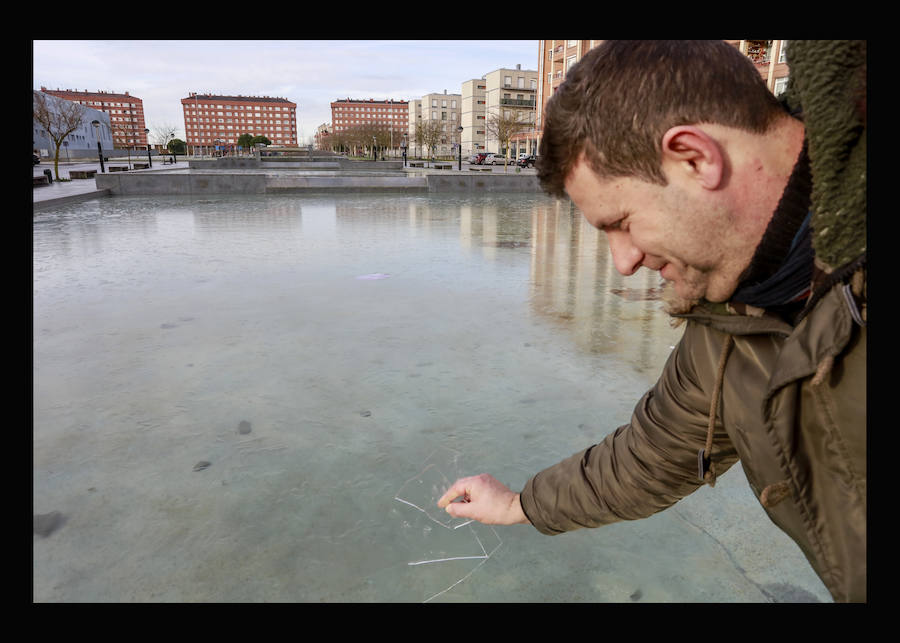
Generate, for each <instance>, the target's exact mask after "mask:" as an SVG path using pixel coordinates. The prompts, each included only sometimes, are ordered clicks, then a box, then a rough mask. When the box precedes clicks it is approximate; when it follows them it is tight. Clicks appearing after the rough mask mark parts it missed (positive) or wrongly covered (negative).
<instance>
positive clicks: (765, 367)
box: [438, 41, 866, 601]
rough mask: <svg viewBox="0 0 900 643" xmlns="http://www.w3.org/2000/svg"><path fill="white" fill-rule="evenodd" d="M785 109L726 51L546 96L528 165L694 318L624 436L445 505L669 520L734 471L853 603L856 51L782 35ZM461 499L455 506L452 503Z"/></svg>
mask: <svg viewBox="0 0 900 643" xmlns="http://www.w3.org/2000/svg"><path fill="white" fill-rule="evenodd" d="M788 56H789V59H788V62H789V64H790V69H791V74H792V78H791V83H792V87H791V90H790V92H791V95H792V97H793V98H792V100H793V101H797V100H799V102H800V103H801V106H802V107H803V116H802V117H801V118H798V117H796V115H792V114H790V113H789V112H788V111H787V110H786V109H785V107H784V106H783V105H782V104H781V103H779V101H778V100H776V99H775V97H774V96H773V95H772V93H771V92H769V91H768V89H767V88H766V87H765V84H764V83H763V81H762V79H761V77H760V75H759V72H758V71H757V70H756V69H755V68H754V66H753V65H752V63H750V62H749V60H748V59H747V58H746V57H745V56H743V55H742V54H740V52H738V51H737V50H736V49H735V48H734V47H732V46H730V45H728V44H727V43H725V42H724V41H709V42H684V41H680V42H666V41H642V42H617V41H607V42H604V43H603V44H601V45H600V46H598V47H597V48H595V49H593V50H591V51H590V52H588V54H587V55H585V57H584V58H583V59H582V60H581V61H580V62H579V63H578V64H577V65H576V66H575V67H574V68H573V69H572V70H571V71H570V72H569V75H568V76H567V77H566V80H565V82H564V83H563V85H562V86H560V88H559V89H558V90H557V92H556V93H555V94H554V96H553V98H552V99H551V100H550V101H549V103H548V106H547V110H546V119H545V127H544V135H543V139H542V142H541V162H540V165H539V168H538V173H539V176H540V179H541V182H542V185H543V187H544V188H545V190H547V191H548V192H549V193H551V194H555V195H557V196H563V195H565V194H568V196H569V197H570V198H571V199H572V201H573V202H574V203H575V205H576V206H577V207H578V208H579V209H580V210H581V212H582V213H583V214H584V216H585V218H586V219H587V220H588V222H590V223H591V224H592V225H594V226H596V227H597V228H599V229H601V230H603V231H604V232H606V234H607V237H608V241H609V246H610V251H611V253H612V256H613V262H614V264H615V266H616V268H617V269H618V270H619V271H620V272H621V273H622V274H624V275H630V274H632V273H633V272H635V271H636V270H637V269H638V268H640V267H641V266H645V267H647V268H650V269H651V270H658V271H659V272H660V274H661V276H662V277H663V278H664V279H666V280H667V282H669V284H668V286H669V287H670V288H671V289H673V290H674V297H673V298H672V300H671V301H670V313H671V314H672V315H674V316H675V317H676V319H678V320H682V321H686V322H687V323H686V325H685V331H684V335H683V337H682V339H681V341H680V342H679V344H678V346H677V347H676V348H675V350H673V352H672V354H671V356H670V358H669V360H668V362H667V364H666V366H665V368H664V371H663V373H662V376H661V377H660V379H659V381H658V382H657V384H656V385H655V386H654V388H653V389H651V390H650V391H648V392H647V393H646V394H645V395H644V397H643V398H642V399H641V400H640V401H639V402H638V404H637V406H636V407H635V410H634V413H633V415H632V419H631V422H630V423H629V424H626V425H624V426H622V427H619V428H618V429H617V430H616V431H614V432H613V433H612V434H610V435H609V436H607V437H606V438H605V439H604V440H603V441H602V442H600V443H599V444H597V445H594V446H592V447H590V448H588V449H586V450H584V451H582V452H580V453H576V454H575V455H573V456H572V457H570V458H568V459H566V460H563V461H562V462H560V463H559V464H557V465H554V466H552V467H550V468H548V469H546V470H544V471H542V472H540V473H538V474H537V475H535V476H534V477H532V478H531V479H530V480H529V481H528V482H527V484H526V485H525V488H524V489H523V490H522V491H521V493H514V492H513V491H512V490H510V489H509V488H507V487H506V486H505V485H503V484H502V483H500V482H499V481H497V480H495V479H494V478H493V477H491V476H489V475H487V474H482V475H480V476H473V477H470V478H463V479H461V480H458V481H457V482H455V483H454V484H453V485H451V487H450V488H449V489H448V490H447V492H446V493H445V495H444V496H443V497H442V498H441V499H440V501H439V503H438V505H439V506H440V507H444V508H445V509H446V511H448V513H450V514H451V515H453V516H459V517H467V518H472V519H475V520H479V521H481V522H485V523H489V524H516V523H525V524H528V523H530V524H532V525H534V526H535V527H536V528H537V529H538V530H539V531H541V532H542V533H545V534H558V533H563V532H565V531H570V530H573V529H578V528H582V527H598V526H601V525H605V524H610V523H613V522H616V521H620V520H633V519H638V518H643V517H647V516H649V515H652V514H654V513H656V512H658V511H661V510H663V509H665V508H667V507H669V506H671V505H673V504H674V503H676V502H677V501H678V500H679V499H681V498H683V497H684V496H686V495H688V494H690V493H691V492H693V491H695V490H696V489H697V488H699V487H700V486H702V485H703V484H710V485H714V484H715V479H716V476H718V475H721V474H722V473H724V472H725V471H726V470H727V469H728V468H729V467H730V466H731V465H733V464H734V463H735V462H737V461H738V460H740V461H741V462H742V465H743V469H744V471H745V473H746V476H747V479H748V482H749V483H750V486H751V488H752V489H753V491H754V493H755V494H756V495H757V496H758V497H759V499H760V503H761V504H762V505H763V507H764V508H765V510H766V512H767V513H768V515H769V516H770V518H771V519H772V520H773V522H774V523H775V524H776V525H778V526H779V527H780V528H781V529H783V530H784V531H785V532H786V533H787V534H788V535H790V536H791V537H792V538H793V539H794V541H795V542H797V544H798V545H799V546H800V547H801V549H802V550H803V552H804V553H805V555H806V556H807V559H808V560H809V561H810V563H811V565H812V567H813V568H814V569H815V571H816V572H817V573H818V574H819V576H820V577H821V578H822V580H823V582H824V583H825V585H826V587H827V588H828V590H829V591H830V592H831V594H832V596H833V597H834V599H835V600H836V601H864V600H866V449H865V439H866V406H865V404H866V402H865V393H866V357H865V353H866V327H865V323H866V322H865V319H866V303H865V301H866V300H865V43H864V42H854V41H830V42H827V41H820V42H804V41H792V42H791V43H790V47H789V54H788ZM453 500H462V502H451V501H453Z"/></svg>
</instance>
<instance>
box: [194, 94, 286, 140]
mask: <svg viewBox="0 0 900 643" xmlns="http://www.w3.org/2000/svg"><path fill="white" fill-rule="evenodd" d="M181 107H182V109H183V110H184V132H185V142H186V143H187V146H188V151H189V153H191V154H195V153H200V154H209V153H211V152H213V151H214V150H234V149H235V148H236V147H237V145H238V138H239V137H240V136H241V135H242V134H250V135H252V136H265V137H266V138H268V139H269V140H270V141H271V143H272V145H284V146H288V147H295V146H296V145H297V104H296V103H292V102H291V101H289V100H288V99H286V98H276V97H272V96H240V95H239V96H219V95H214V94H198V93H196V92H190V94H189V95H188V97H187V98H182V99H181Z"/></svg>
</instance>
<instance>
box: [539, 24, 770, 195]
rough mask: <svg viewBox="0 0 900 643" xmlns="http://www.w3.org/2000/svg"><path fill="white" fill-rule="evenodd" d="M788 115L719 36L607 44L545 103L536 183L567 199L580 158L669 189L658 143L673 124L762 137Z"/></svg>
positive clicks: (610, 173)
mask: <svg viewBox="0 0 900 643" xmlns="http://www.w3.org/2000/svg"><path fill="white" fill-rule="evenodd" d="M784 114H786V112H785V110H784V108H783V107H782V106H781V104H780V103H779V102H778V100H777V99H776V98H775V96H774V95H773V94H772V92H770V91H769V90H768V88H767V87H766V85H765V83H764V82H763V80H762V77H761V76H760V73H759V72H758V71H757V70H756V68H755V67H754V65H753V63H752V62H750V59H749V58H747V57H746V56H744V55H743V54H741V53H740V52H739V51H738V50H737V49H736V48H735V47H733V46H732V45H730V44H728V43H726V42H725V41H724V40H704V41H689V40H607V41H604V42H603V43H601V44H600V45H599V46H597V47H595V48H594V49H591V50H590V51H589V52H588V53H587V54H585V56H584V57H583V58H582V59H581V60H580V61H579V62H578V63H577V64H575V66H574V67H572V68H571V69H570V71H569V73H568V75H567V76H566V80H565V81H564V82H563V83H562V85H560V86H559V88H558V89H557V91H556V93H555V94H554V95H553V97H552V98H551V99H550V100H549V101H548V103H547V107H546V110H545V119H544V128H543V136H542V140H541V146H540V160H539V162H538V178H539V179H540V181H541V185H542V187H543V188H544V190H545V191H546V192H548V193H550V194H552V195H555V196H563V195H564V194H565V189H564V186H565V181H566V178H567V177H568V176H569V173H570V172H571V170H572V168H573V167H574V166H575V164H576V163H577V162H578V159H579V158H580V157H581V154H582V152H583V153H584V155H585V158H586V160H587V162H588V163H589V164H590V166H591V168H592V169H593V170H594V171H595V172H596V173H597V174H598V175H599V176H601V177H604V178H611V177H619V176H629V177H635V178H639V179H643V180H645V181H648V182H651V183H656V184H660V185H665V184H666V179H665V176H664V175H663V173H662V170H661V168H660V166H661V145H662V137H663V135H664V134H665V133H666V131H668V130H669V129H670V128H672V127H675V126H677V125H691V124H698V123H716V124H720V125H727V126H731V127H736V128H740V129H743V130H748V131H751V132H757V133H762V132H765V131H766V130H767V129H768V128H769V126H770V125H771V124H772V122H773V121H774V120H775V119H776V118H777V117H778V116H779V115H784Z"/></svg>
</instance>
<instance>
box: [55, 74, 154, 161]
mask: <svg viewBox="0 0 900 643" xmlns="http://www.w3.org/2000/svg"><path fill="white" fill-rule="evenodd" d="M41 91H42V92H44V93H45V94H50V95H51V96H56V97H58V98H64V99H65V100H70V101H72V102H74V103H80V104H82V105H84V106H85V107H90V108H91V109H96V110H98V111H101V112H105V113H107V114H109V125H110V128H111V129H112V137H113V145H114V147H115V148H116V149H146V148H147V133H146V132H145V131H144V130H145V129H146V125H145V124H144V101H142V100H141V99H140V98H138V97H137V96H132V95H131V94H129V93H128V92H125V93H123V94H119V93H116V92H103V91H96V92H89V91H87V90H84V91H83V92H80V91H77V90H72V89H65V90H63V89H47V88H46V87H41Z"/></svg>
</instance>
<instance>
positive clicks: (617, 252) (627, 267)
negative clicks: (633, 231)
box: [606, 230, 644, 277]
mask: <svg viewBox="0 0 900 643" xmlns="http://www.w3.org/2000/svg"><path fill="white" fill-rule="evenodd" d="M606 239H607V241H608V242H609V251H610V252H611V253H612V256H613V264H615V266H616V270H618V271H619V273H621V274H622V275H624V276H626V277H628V276H629V275H633V274H634V273H635V272H637V270H638V268H640V267H641V262H642V261H643V260H644V253H643V252H641V250H640V249H639V248H638V247H637V246H635V245H634V244H633V243H631V237H630V236H629V234H628V233H627V232H623V231H621V230H609V231H608V232H607V233H606Z"/></svg>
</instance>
